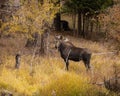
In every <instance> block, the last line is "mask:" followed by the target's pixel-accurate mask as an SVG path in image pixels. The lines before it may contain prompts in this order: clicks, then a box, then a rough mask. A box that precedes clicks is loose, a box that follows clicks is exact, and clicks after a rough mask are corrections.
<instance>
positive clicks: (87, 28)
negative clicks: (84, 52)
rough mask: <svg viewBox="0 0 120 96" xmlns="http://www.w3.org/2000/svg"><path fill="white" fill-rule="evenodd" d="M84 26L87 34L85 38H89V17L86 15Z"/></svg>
mask: <svg viewBox="0 0 120 96" xmlns="http://www.w3.org/2000/svg"><path fill="white" fill-rule="evenodd" d="M85 28H86V30H85V31H86V32H87V34H86V36H87V38H89V17H88V16H87V17H86V24H85Z"/></svg>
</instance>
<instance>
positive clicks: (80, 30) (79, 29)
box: [77, 11, 82, 35]
mask: <svg viewBox="0 0 120 96" xmlns="http://www.w3.org/2000/svg"><path fill="white" fill-rule="evenodd" d="M81 18H82V13H81V12H80V11H79V12H78V30H77V31H78V33H77V35H81V32H82V20H81Z"/></svg>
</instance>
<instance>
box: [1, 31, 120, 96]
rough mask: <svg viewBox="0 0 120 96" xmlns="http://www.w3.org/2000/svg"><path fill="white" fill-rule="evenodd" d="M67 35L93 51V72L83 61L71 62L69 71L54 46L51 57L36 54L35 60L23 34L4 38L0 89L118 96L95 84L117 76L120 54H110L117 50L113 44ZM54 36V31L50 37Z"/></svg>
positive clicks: (47, 95)
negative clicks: (18, 58) (17, 61)
mask: <svg viewBox="0 0 120 96" xmlns="http://www.w3.org/2000/svg"><path fill="white" fill-rule="evenodd" d="M65 37H67V38H68V39H69V40H70V41H71V42H72V43H73V44H74V45H75V46H77V47H83V48H88V49H90V50H91V52H92V53H93V55H92V58H91V65H92V71H90V72H86V69H85V66H84V64H83V62H82V61H80V62H73V61H70V66H69V71H66V70H65V69H64V67H65V63H64V61H63V60H62V58H61V57H60V54H59V52H58V51H57V50H55V49H52V51H51V53H49V54H48V56H44V57H43V56H35V58H34V59H33V50H34V49H33V48H25V43H26V38H25V37H24V36H23V35H20V34H19V35H17V36H14V37H2V38H1V39H0V91H3V90H8V91H10V92H12V93H13V96H117V95H116V94H115V93H109V91H108V90H107V89H105V87H104V86H103V85H102V86H98V85H95V84H96V83H101V82H103V81H104V78H106V79H108V78H111V77H112V76H114V71H115V66H117V67H118V68H119V67H120V59H119V57H120V54H119V53H118V54H117V55H116V54H113V53H110V52H114V51H115V50H114V49H115V48H114V46H112V44H111V43H110V42H102V41H101V42H95V41H91V40H85V39H82V38H76V37H72V36H69V35H65ZM53 39H54V35H53V33H52V34H51V35H50V40H51V41H52V40H53ZM51 46H52V45H51ZM17 53H20V54H21V66H20V69H15V55H16V54H17ZM98 53H103V54H98ZM31 64H32V68H31ZM31 70H32V73H31Z"/></svg>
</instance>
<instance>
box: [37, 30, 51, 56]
mask: <svg viewBox="0 0 120 96" xmlns="http://www.w3.org/2000/svg"><path fill="white" fill-rule="evenodd" d="M48 38H49V32H48V30H45V32H44V33H43V34H42V35H41V47H40V50H39V54H40V55H47V54H48Z"/></svg>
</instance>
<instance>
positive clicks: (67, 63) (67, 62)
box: [64, 59, 69, 71]
mask: <svg viewBox="0 0 120 96" xmlns="http://www.w3.org/2000/svg"><path fill="white" fill-rule="evenodd" d="M64 61H65V64H66V68H65V69H66V70H67V71H68V70H69V68H68V67H69V61H68V60H66V59H64Z"/></svg>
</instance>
